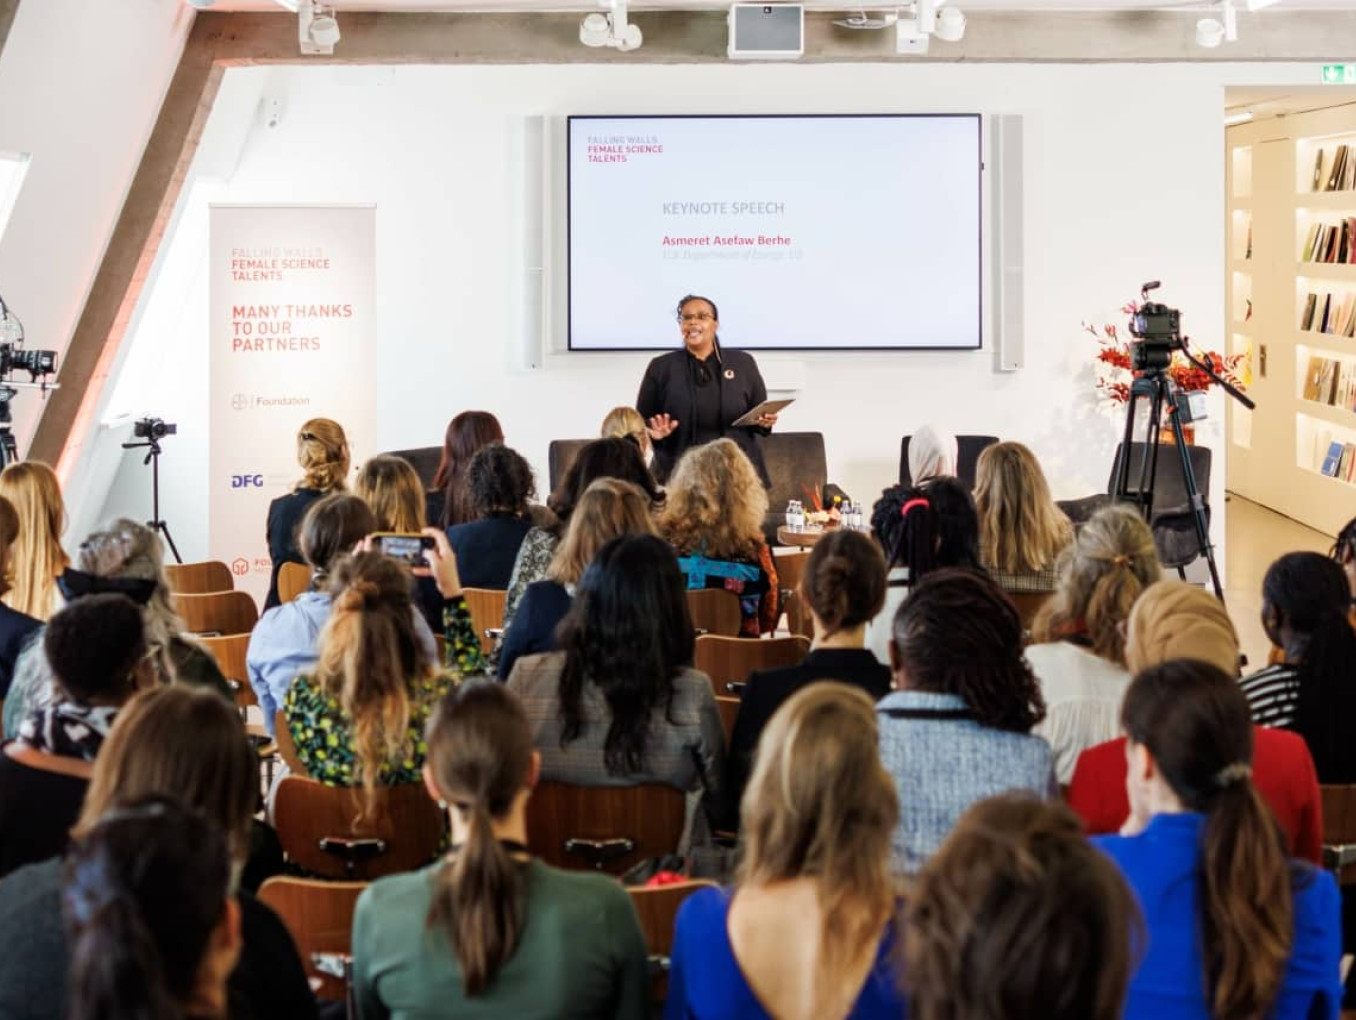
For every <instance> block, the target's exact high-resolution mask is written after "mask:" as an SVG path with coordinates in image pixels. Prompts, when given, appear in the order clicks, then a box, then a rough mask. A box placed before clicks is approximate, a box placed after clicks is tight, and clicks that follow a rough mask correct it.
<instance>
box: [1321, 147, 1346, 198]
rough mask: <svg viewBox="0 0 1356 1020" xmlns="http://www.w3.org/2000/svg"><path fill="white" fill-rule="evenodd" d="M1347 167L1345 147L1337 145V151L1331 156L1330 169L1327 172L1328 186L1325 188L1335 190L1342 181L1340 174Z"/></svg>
mask: <svg viewBox="0 0 1356 1020" xmlns="http://www.w3.org/2000/svg"><path fill="white" fill-rule="evenodd" d="M1346 169H1347V147H1346V146H1345V145H1339V146H1338V147H1337V152H1336V154H1335V155H1334V156H1333V158H1332V171H1331V172H1330V173H1329V174H1328V186H1327V188H1326V189H1325V190H1327V191H1336V190H1337V188H1338V185H1340V184H1341V183H1342V175H1343V174H1345V173H1346Z"/></svg>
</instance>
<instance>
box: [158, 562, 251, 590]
mask: <svg viewBox="0 0 1356 1020" xmlns="http://www.w3.org/2000/svg"><path fill="white" fill-rule="evenodd" d="M165 580H166V581H168V582H169V590H170V591H171V592H173V593H175V594H177V595H206V594H207V593H208V592H214V591H231V590H232V589H233V588H234V587H235V578H234V577H232V576H231V568H230V567H228V566H226V564H224V563H222V562H221V560H205V561H203V562H202V563H166V564H165Z"/></svg>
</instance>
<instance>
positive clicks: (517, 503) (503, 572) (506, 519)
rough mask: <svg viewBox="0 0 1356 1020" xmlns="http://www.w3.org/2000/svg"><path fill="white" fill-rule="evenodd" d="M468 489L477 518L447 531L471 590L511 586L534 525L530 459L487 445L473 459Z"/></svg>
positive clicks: (467, 483)
mask: <svg viewBox="0 0 1356 1020" xmlns="http://www.w3.org/2000/svg"><path fill="white" fill-rule="evenodd" d="M466 489H467V492H468V493H469V496H470V500H471V507H472V509H473V511H474V513H475V519H474V520H470V521H467V522H466V523H465V524H454V525H453V526H452V527H450V528H448V529H447V541H448V542H449V543H450V544H451V546H452V549H453V551H454V552H455V553H456V554H457V563H458V565H459V566H460V568H461V577H462V583H463V584H464V585H465V586H466V587H467V588H493V589H497V590H499V591H503V590H505V589H507V588H508V585H509V579H510V578H511V577H512V575H513V564H514V563H515V562H516V561H517V559H518V550H519V548H521V546H522V544H523V538H524V536H526V535H527V533H528V531H529V530H530V529H531V528H532V519H531V517H530V516H529V515H528V503H529V501H530V500H531V499H532V495H533V493H534V492H535V491H536V489H535V487H534V485H533V482H532V469H531V468H530V467H528V464H527V461H525V460H524V459H523V458H522V456H521V455H520V454H519V453H518V452H517V451H515V450H510V449H509V448H508V447H507V446H503V445H498V444H496V445H492V446H487V447H485V448H484V449H483V450H481V451H480V452H479V453H477V454H476V455H475V456H474V457H472V458H471V465H470V467H469V468H468V469H467V471H466Z"/></svg>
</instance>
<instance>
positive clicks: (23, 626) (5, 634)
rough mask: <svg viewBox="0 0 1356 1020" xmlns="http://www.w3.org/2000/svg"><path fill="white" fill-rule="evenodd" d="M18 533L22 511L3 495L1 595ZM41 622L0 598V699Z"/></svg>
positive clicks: (6, 584)
mask: <svg viewBox="0 0 1356 1020" xmlns="http://www.w3.org/2000/svg"><path fill="white" fill-rule="evenodd" d="M18 537H19V514H18V512H17V511H16V510H15V509H14V504H13V503H11V502H10V501H9V500H7V499H5V497H4V496H0V595H3V594H4V593H5V592H7V591H9V589H10V584H9V565H10V556H11V554H12V550H13V548H14V543H15V541H16V540H17V539H18ZM41 626H42V621H41V620H39V619H37V618H36V617H32V616H29V615H28V614H27V613H24V612H20V611H19V610H18V609H14V608H12V607H11V606H8V605H6V604H5V603H4V602H2V601H0V701H3V700H4V698H5V695H7V694H8V693H9V685H10V682H11V681H12V680H13V679H14V667H15V665H16V664H17V663H18V661H19V653H21V652H22V651H23V650H24V647H25V646H26V645H27V644H28V642H29V641H30V640H32V638H33V634H34V632H35V631H37V630H38V629H39V628H40V627H41Z"/></svg>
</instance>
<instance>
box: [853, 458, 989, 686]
mask: <svg viewBox="0 0 1356 1020" xmlns="http://www.w3.org/2000/svg"><path fill="white" fill-rule="evenodd" d="M871 530H872V531H873V532H874V533H875V536H876V541H877V542H879V543H880V546H881V549H882V551H884V553H885V564H886V567H887V568H888V573H887V574H886V581H885V604H884V605H883V606H882V607H881V610H880V612H878V613H877V614H876V615H875V617H873V618H872V620H871V622H870V623H869V624H867V627H866V647H867V648H869V649H871V652H872V654H874V655H875V656H876V660H877V661H878V662H880V663H881V665H883V666H888V665H890V636H891V634H892V633H893V628H894V622H895V613H897V612H898V611H899V607H900V606H901V605H903V604H904V599H905V598H906V597H908V594H909V586H910V585H911V584H915V583H917V582H918V581H920V580H922V579H923V578H924V577H925V576H926V575H927V574H928V573H929V572H931V571H933V570H940V569H941V568H943V567H966V568H971V569H976V570H978V569H980V566H979V517H978V516H977V515H976V513H975V504H974V500H972V499H971V498H970V494H969V493H968V492H966V491H965V486H964V485H962V484H961V483H960V482H958V481H956V479H954V478H946V477H943V478H937V479H934V480H933V481H931V482H929V483H928V484H927V485H925V486H922V487H909V486H904V485H892V486H891V487H890V488H888V489H886V490H885V491H884V492H883V493H881V497H880V499H878V500H876V505H875V506H874V507H873V508H872V511H871Z"/></svg>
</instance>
